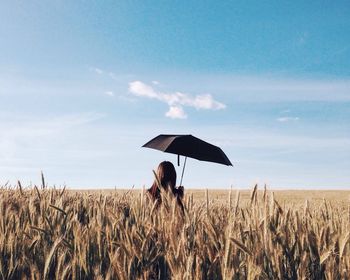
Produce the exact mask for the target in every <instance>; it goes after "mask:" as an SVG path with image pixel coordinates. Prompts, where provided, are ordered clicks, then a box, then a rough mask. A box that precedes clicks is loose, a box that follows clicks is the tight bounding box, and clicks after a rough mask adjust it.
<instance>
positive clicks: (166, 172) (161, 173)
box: [147, 161, 184, 211]
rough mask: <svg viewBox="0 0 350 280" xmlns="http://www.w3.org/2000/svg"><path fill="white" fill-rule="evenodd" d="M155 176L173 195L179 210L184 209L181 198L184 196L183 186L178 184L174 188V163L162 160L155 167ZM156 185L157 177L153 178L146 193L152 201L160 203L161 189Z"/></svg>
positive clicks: (161, 185)
mask: <svg viewBox="0 0 350 280" xmlns="http://www.w3.org/2000/svg"><path fill="white" fill-rule="evenodd" d="M156 174H157V177H158V180H159V184H160V186H159V187H161V188H163V190H164V191H166V192H168V191H170V192H171V193H172V194H173V195H174V197H175V198H176V201H177V203H178V205H179V206H180V208H181V210H182V211H184V206H183V204H182V198H183V196H184V188H183V187H182V186H179V187H178V188H176V171H175V167H174V165H173V164H172V163H171V162H170V161H163V162H161V163H160V164H159V165H158V168H157V172H156ZM159 187H158V182H157V178H156V179H155V180H154V182H153V185H152V187H151V188H149V189H148V190H147V193H148V194H149V195H150V197H151V198H152V200H153V202H154V201H158V203H159V204H160V203H161V202H162V198H161V195H160V193H161V191H160V189H159Z"/></svg>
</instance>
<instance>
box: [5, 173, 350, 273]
mask: <svg viewBox="0 0 350 280" xmlns="http://www.w3.org/2000/svg"><path fill="white" fill-rule="evenodd" d="M42 184H43V186H44V187H41V188H38V187H35V188H33V189H29V188H28V189H24V188H22V187H21V186H20V185H19V186H18V187H17V188H16V189H8V188H5V187H3V188H2V189H1V192H0V194H1V195H0V212H1V213H0V233H1V234H0V254H1V259H0V278H1V279H167V278H168V279H170V278H171V279H349V275H350V236H349V234H350V209H349V192H343V193H341V194H340V196H341V197H331V199H329V200H328V199H327V197H330V196H328V195H327V196H326V195H321V194H320V192H317V193H314V194H313V193H311V192H310V193H304V195H301V194H302V193H300V198H299V197H298V196H299V194H298V193H295V192H290V193H289V194H288V195H287V193H282V192H274V193H272V192H269V191H266V190H260V191H258V190H257V189H256V188H254V189H253V190H252V191H251V192H249V193H248V192H244V191H243V192H239V191H237V192H236V191H225V192H216V193H215V192H212V191H209V192H204V191H201V192H200V191H192V194H189V193H188V194H187V195H186V197H185V203H184V204H185V208H186V210H185V212H186V213H185V216H182V215H181V212H180V211H179V209H177V207H176V205H175V203H174V201H173V200H172V199H171V198H169V197H167V198H165V199H164V201H163V202H164V203H163V205H162V207H160V208H156V207H154V205H152V204H151V203H149V201H148V200H147V198H146V197H145V196H144V195H143V193H142V192H136V191H133V192H127V193H121V192H114V191H110V192H74V191H69V192H68V191H65V190H59V189H54V188H50V189H48V188H47V187H45V182H44V178H43V183H42ZM324 194H326V193H324ZM222 196H224V197H222ZM305 197H309V199H308V200H305ZM323 197H325V198H326V199H323Z"/></svg>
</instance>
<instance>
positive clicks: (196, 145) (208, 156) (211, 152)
mask: <svg viewBox="0 0 350 280" xmlns="http://www.w3.org/2000/svg"><path fill="white" fill-rule="evenodd" d="M142 147H147V148H151V149H156V150H160V151H163V152H166V153H172V154H177V155H182V156H185V157H190V158H194V159H198V160H202V161H210V162H215V163H220V164H225V165H232V163H231V162H230V160H229V159H228V157H227V156H226V155H225V153H224V152H223V151H222V150H221V149H220V148H219V147H217V146H214V145H212V144H210V143H208V142H205V141H203V140H201V139H199V138H197V137H194V136H192V135H166V134H161V135H158V136H157V137H155V138H153V139H152V140H150V141H149V142H147V143H146V144H144V145H143V146H142Z"/></svg>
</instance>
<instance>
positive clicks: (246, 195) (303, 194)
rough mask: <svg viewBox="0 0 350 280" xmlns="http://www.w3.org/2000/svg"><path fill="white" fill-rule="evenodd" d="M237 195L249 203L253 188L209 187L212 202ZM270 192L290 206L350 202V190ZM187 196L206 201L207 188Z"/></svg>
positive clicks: (120, 191) (137, 191) (134, 192)
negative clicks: (306, 203) (307, 202)
mask: <svg viewBox="0 0 350 280" xmlns="http://www.w3.org/2000/svg"><path fill="white" fill-rule="evenodd" d="M141 191H142V190H140V189H135V190H133V189H115V190H111V189H104V190H97V189H96V190H71V192H77V193H79V192H84V193H89V194H111V195H112V194H115V193H117V194H118V195H123V194H125V193H128V194H129V195H133V196H138V195H139V194H140V192H141ZM230 192H231V196H232V195H233V196H235V195H236V193H237V192H239V194H240V201H241V204H242V205H244V204H247V203H249V202H250V197H251V190H247V189H244V190H241V189H232V190H231V191H230V190H229V189H218V190H216V189H208V194H209V199H210V201H211V202H212V203H219V204H221V203H228V201H229V195H230ZM268 192H269V193H273V194H274V197H275V199H276V200H278V202H279V203H280V204H281V205H284V204H287V205H288V206H291V205H295V206H304V205H305V201H306V200H308V201H309V202H310V203H311V204H312V203H315V204H319V203H322V202H323V200H327V201H328V202H330V203H336V204H337V205H339V204H341V205H343V206H347V205H349V204H350V190H269V189H268ZM263 193H264V191H263V190H259V189H258V190H257V195H258V197H261V196H263ZM185 194H186V195H187V196H189V195H192V196H193V199H194V200H195V201H197V202H199V201H204V200H205V199H206V190H205V189H188V190H187V189H185Z"/></svg>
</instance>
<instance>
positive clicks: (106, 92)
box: [105, 90, 114, 97]
mask: <svg viewBox="0 0 350 280" xmlns="http://www.w3.org/2000/svg"><path fill="white" fill-rule="evenodd" d="M105 95H108V96H111V97H114V92H113V91H111V90H109V91H105Z"/></svg>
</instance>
